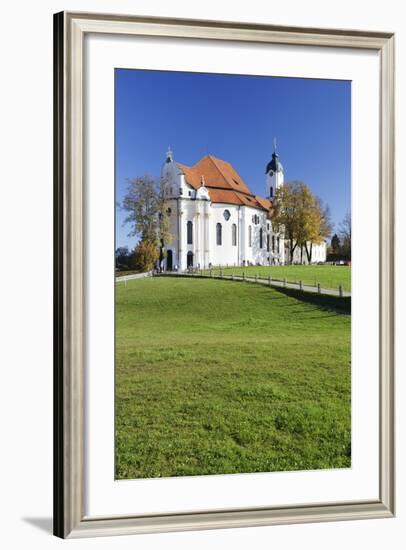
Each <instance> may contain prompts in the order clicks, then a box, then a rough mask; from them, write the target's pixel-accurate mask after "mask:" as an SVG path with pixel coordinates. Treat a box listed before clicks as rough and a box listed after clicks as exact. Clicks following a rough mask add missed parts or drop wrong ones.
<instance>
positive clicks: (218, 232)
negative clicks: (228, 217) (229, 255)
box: [216, 223, 223, 245]
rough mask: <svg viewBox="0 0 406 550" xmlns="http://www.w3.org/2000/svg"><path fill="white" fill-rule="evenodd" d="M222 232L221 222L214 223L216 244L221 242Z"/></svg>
mask: <svg viewBox="0 0 406 550" xmlns="http://www.w3.org/2000/svg"><path fill="white" fill-rule="evenodd" d="M222 233H223V231H222V227H221V223H218V224H217V225H216V243H217V244H218V245H221V244H222V238H223V235H222Z"/></svg>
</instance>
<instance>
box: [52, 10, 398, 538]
mask: <svg viewBox="0 0 406 550" xmlns="http://www.w3.org/2000/svg"><path fill="white" fill-rule="evenodd" d="M54 24H55V25H54V28H55V40H54V44H55V178H54V179H55V335H54V350H55V352H54V353H55V363H54V364H55V370H54V390H55V392H54V395H55V398H54V415H55V422H54V426H55V430H54V435H55V445H54V454H55V469H54V488H55V489H54V490H55V494H54V503H55V509H54V525H55V527H54V532H55V534H56V535H57V536H60V537H63V538H65V537H86V536H99V535H112V534H131V533H147V532H156V531H171V530H186V529H209V528H210V529H213V528H222V527H245V526H258V525H271V524H278V523H289V522H290V523H299V522H309V521H332V520H344V519H363V518H379V517H382V518H385V517H391V516H393V514H394V425H393V411H394V375H393V370H394V364H393V349H394V344H393V332H394V331H393V319H394V311H393V307H394V306H393V304H394V280H393V277H394V275H393V268H394V266H393V262H394V260H393V256H394V243H393V235H394V59H393V51H394V36H393V34H391V33H386V34H385V33H374V32H360V31H346V30H327V29H308V28H307V29H305V28H288V27H273V26H269V25H260V24H241V23H232V22H219V21H218V22H215V21H197V20H181V19H160V18H146V17H136V16H118V15H102V14H87V13H69V12H63V13H59V14H56V15H55V20H54Z"/></svg>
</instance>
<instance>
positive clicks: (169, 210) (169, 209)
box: [166, 208, 172, 216]
mask: <svg viewBox="0 0 406 550" xmlns="http://www.w3.org/2000/svg"><path fill="white" fill-rule="evenodd" d="M166 213H167V214H168V216H170V215H171V214H172V209H171V208H168V209H167V211H166Z"/></svg>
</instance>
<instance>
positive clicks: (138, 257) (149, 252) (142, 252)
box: [134, 239, 159, 272]
mask: <svg viewBox="0 0 406 550" xmlns="http://www.w3.org/2000/svg"><path fill="white" fill-rule="evenodd" d="M158 258H159V249H158V247H157V245H156V241H150V240H148V239H142V240H141V241H139V243H138V244H137V246H136V247H135V250H134V267H135V269H137V270H138V271H141V272H145V271H151V270H152V269H154V267H155V264H156V261H157V260H158Z"/></svg>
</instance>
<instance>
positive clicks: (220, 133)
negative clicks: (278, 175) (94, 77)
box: [115, 69, 351, 248]
mask: <svg viewBox="0 0 406 550" xmlns="http://www.w3.org/2000/svg"><path fill="white" fill-rule="evenodd" d="M115 79H116V96H115V97H116V99H115V101H116V105H115V109H116V200H117V201H118V202H120V201H121V200H122V198H123V196H124V193H125V190H126V186H127V179H129V178H133V177H135V176H140V175H143V174H150V175H152V176H157V177H159V176H160V172H161V167H162V163H163V162H164V160H165V152H166V150H167V148H168V145H170V146H171V149H172V150H173V155H174V159H175V160H177V161H179V162H181V163H183V164H187V165H193V164H195V163H196V162H197V161H198V160H199V159H200V158H201V157H203V156H204V155H207V154H212V155H214V156H216V157H218V158H221V159H224V160H226V161H228V162H230V163H231V164H232V165H233V166H234V168H235V169H236V170H237V172H238V173H239V174H240V175H241V177H242V178H243V179H244V180H245V182H246V183H247V184H248V186H249V187H250V189H251V190H252V191H253V192H254V193H255V194H258V195H262V196H264V195H265V174H264V171H265V167H266V164H267V162H268V161H269V160H270V158H271V156H272V151H273V140H274V138H276V139H277V144H278V154H279V157H280V160H281V162H282V164H283V166H284V170H285V181H292V180H301V181H304V182H305V183H307V184H308V185H309V186H310V187H311V189H312V191H313V192H314V193H315V194H316V195H317V196H319V197H320V198H321V199H322V200H323V201H324V202H326V203H328V204H329V206H330V209H331V214H332V220H333V222H334V224H336V225H337V224H339V223H340V221H341V220H342V218H343V217H344V214H345V212H346V210H348V209H349V208H350V196H351V83H350V82H349V81H337V80H315V79H300V78H280V77H262V76H237V75H218V74H200V73H181V72H165V71H143V70H132V69H131V70H127V69H116V72H115ZM124 217H125V213H124V212H122V211H120V209H119V208H117V213H116V246H126V245H127V246H129V247H130V248H132V247H133V246H134V245H135V242H136V239H135V238H134V237H132V238H129V237H127V234H128V232H129V227H128V226H123V219H124Z"/></svg>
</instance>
